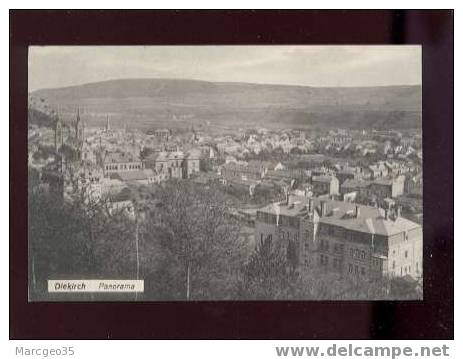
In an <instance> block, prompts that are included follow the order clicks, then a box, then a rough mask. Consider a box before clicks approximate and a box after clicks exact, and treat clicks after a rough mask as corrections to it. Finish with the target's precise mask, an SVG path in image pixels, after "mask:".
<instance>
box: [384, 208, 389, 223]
mask: <svg viewBox="0 0 463 359" xmlns="http://www.w3.org/2000/svg"><path fill="white" fill-rule="evenodd" d="M384 219H385V220H386V221H388V220H389V208H385V209H384Z"/></svg>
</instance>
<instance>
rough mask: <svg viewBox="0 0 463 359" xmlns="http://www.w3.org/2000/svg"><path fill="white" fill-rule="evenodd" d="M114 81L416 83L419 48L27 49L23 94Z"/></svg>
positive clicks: (68, 47) (157, 47) (165, 47)
mask: <svg viewBox="0 0 463 359" xmlns="http://www.w3.org/2000/svg"><path fill="white" fill-rule="evenodd" d="M120 78H187V79H198V80H208V81H235V82H254V83H273V84H291V85H308V86H385V85H415V84H421V47H419V46H45V47H41V46H33V47H30V49H29V91H33V90H37V89H40V88H51V87H63V86H71V85H78V84H83V83H89V82H97V81H103V80H111V79H120Z"/></svg>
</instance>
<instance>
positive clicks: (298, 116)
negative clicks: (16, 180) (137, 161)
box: [30, 79, 421, 128]
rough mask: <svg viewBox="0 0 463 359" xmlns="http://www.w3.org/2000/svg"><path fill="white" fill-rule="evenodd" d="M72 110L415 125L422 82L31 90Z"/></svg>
mask: <svg viewBox="0 0 463 359" xmlns="http://www.w3.org/2000/svg"><path fill="white" fill-rule="evenodd" d="M30 95H31V96H32V97H33V98H35V99H38V101H39V102H40V101H42V100H45V101H46V102H47V103H48V104H49V105H50V106H51V107H58V106H59V107H60V109H61V111H62V113H67V114H68V115H70V114H71V113H72V112H73V111H75V108H76V107H77V106H80V107H83V108H84V109H85V113H86V116H87V120H88V121H89V123H90V124H94V125H100V124H102V123H103V122H104V117H105V116H106V114H109V115H110V116H111V119H112V120H111V121H112V122H113V123H115V124H116V125H121V126H122V125H124V124H125V123H127V124H129V125H131V126H134V127H151V126H158V125H163V126H165V125H171V126H181V125H185V123H193V124H196V123H197V124H206V123H207V124H212V125H217V126H222V125H224V126H226V125H233V126H236V125H240V126H247V125H248V126H254V125H262V126H289V127H306V126H311V127H345V128H371V127H375V128H392V127H394V128H417V127H420V126H421V86H393V87H364V88H316V87H305V86H287V85H262V84H247V83H231V82H229V83H224V82H207V81H197V80H173V79H125V80H111V81H104V82H97V83H90V84H85V85H80V86H72V87H64V88H58V89H43V90H38V91H35V92H32V93H31V94H30Z"/></svg>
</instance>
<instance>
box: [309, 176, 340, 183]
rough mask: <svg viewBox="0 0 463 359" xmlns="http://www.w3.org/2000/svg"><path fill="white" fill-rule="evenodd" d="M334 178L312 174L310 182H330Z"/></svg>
mask: <svg viewBox="0 0 463 359" xmlns="http://www.w3.org/2000/svg"><path fill="white" fill-rule="evenodd" d="M334 178H335V177H331V176H313V177H312V182H331V181H333V179H334Z"/></svg>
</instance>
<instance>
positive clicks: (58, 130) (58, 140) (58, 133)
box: [55, 114, 63, 152]
mask: <svg viewBox="0 0 463 359" xmlns="http://www.w3.org/2000/svg"><path fill="white" fill-rule="evenodd" d="M62 145H63V126H62V124H61V119H60V117H59V114H57V115H56V118H55V151H56V152H58V150H59V149H60V148H61V146H62Z"/></svg>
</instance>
